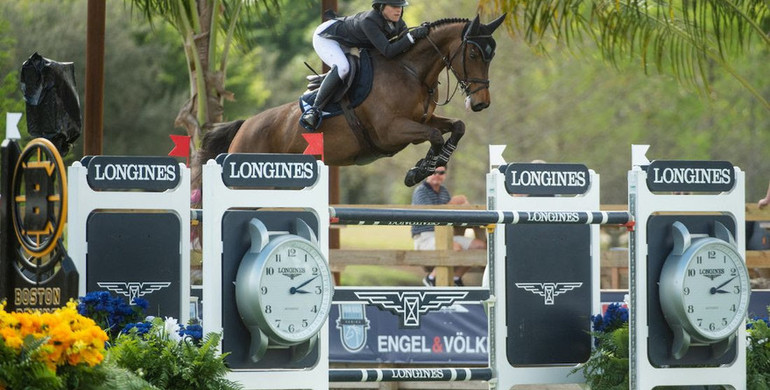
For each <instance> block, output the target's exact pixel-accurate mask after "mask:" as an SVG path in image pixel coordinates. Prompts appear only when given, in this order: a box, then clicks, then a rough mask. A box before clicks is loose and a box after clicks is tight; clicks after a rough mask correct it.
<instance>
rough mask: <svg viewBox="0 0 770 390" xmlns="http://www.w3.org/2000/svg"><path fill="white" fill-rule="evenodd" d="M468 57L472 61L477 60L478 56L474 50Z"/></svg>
mask: <svg viewBox="0 0 770 390" xmlns="http://www.w3.org/2000/svg"><path fill="white" fill-rule="evenodd" d="M470 57H471V59H472V60H475V59H476V58H479V54H478V53H476V50H471V54H470Z"/></svg>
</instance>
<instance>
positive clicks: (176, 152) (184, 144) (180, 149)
mask: <svg viewBox="0 0 770 390" xmlns="http://www.w3.org/2000/svg"><path fill="white" fill-rule="evenodd" d="M169 137H171V141H173V142H174V149H171V151H170V152H168V155H169V156H172V157H184V158H186V159H187V166H188V167H189V166H190V136H189V135H169Z"/></svg>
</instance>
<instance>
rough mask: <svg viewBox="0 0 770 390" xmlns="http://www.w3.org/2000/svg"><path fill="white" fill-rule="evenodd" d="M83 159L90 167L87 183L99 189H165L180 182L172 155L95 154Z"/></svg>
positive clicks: (178, 172) (178, 170) (173, 186)
mask: <svg viewBox="0 0 770 390" xmlns="http://www.w3.org/2000/svg"><path fill="white" fill-rule="evenodd" d="M81 162H82V164H83V165H87V166H88V176H87V179H88V185H89V186H91V188H93V189H94V190H97V191H98V190H102V191H105V190H145V191H157V192H161V191H166V190H170V189H173V188H176V187H177V186H178V185H179V180H180V174H181V173H180V172H181V171H180V168H179V163H178V162H177V161H176V160H175V159H174V158H173V157H130V156H93V157H84V158H83V160H82V161H81Z"/></svg>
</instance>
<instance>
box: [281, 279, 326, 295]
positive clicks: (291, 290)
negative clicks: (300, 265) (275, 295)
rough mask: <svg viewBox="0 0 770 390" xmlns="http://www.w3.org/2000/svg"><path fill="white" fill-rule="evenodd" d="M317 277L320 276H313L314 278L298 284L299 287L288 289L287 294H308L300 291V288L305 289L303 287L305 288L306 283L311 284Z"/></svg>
mask: <svg viewBox="0 0 770 390" xmlns="http://www.w3.org/2000/svg"><path fill="white" fill-rule="evenodd" d="M318 276H320V275H316V276H314V277H312V278H310V279H308V280H306V281H305V282H304V283H302V284H300V285H299V286H297V287H292V288H290V289H289V294H296V293H300V294H308V292H307V291H305V290H300V289H301V288H302V287H305V286H307V284H308V283H310V282H312V281H313V280H315V279H316V278H317V277H318Z"/></svg>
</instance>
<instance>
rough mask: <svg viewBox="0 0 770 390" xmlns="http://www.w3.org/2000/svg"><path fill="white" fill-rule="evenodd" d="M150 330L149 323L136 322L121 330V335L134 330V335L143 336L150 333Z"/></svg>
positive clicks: (150, 325)
mask: <svg viewBox="0 0 770 390" xmlns="http://www.w3.org/2000/svg"><path fill="white" fill-rule="evenodd" d="M151 328H152V323H151V322H136V323H131V324H127V325H126V326H125V327H124V328H123V330H121V333H128V332H130V331H131V329H136V334H138V335H143V334H146V333H147V332H149V331H150V329H151Z"/></svg>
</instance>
